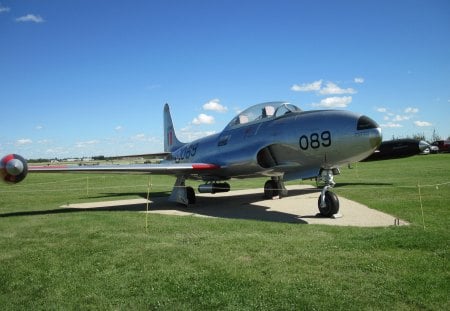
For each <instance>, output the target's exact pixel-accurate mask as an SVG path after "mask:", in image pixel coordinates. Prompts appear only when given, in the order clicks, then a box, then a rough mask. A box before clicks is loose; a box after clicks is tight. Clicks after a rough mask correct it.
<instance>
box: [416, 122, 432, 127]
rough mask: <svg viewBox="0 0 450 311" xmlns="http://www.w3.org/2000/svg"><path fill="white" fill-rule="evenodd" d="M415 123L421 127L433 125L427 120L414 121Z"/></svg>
mask: <svg viewBox="0 0 450 311" xmlns="http://www.w3.org/2000/svg"><path fill="white" fill-rule="evenodd" d="M414 124H415V125H416V126H419V127H426V126H432V125H433V124H431V123H430V122H427V121H414Z"/></svg>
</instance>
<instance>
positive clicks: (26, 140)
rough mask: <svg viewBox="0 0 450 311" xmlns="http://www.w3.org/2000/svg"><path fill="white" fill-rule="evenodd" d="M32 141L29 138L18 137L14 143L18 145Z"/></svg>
mask: <svg viewBox="0 0 450 311" xmlns="http://www.w3.org/2000/svg"><path fill="white" fill-rule="evenodd" d="M32 143H33V141H32V140H31V139H29V138H22V139H18V140H17V141H16V145H18V146H23V145H29V144H32Z"/></svg>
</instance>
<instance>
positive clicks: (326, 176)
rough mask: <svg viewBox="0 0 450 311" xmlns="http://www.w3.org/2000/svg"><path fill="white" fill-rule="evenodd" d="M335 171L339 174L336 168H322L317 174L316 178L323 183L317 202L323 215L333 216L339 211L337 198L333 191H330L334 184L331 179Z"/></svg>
mask: <svg viewBox="0 0 450 311" xmlns="http://www.w3.org/2000/svg"><path fill="white" fill-rule="evenodd" d="M336 173H337V174H339V170H338V169H323V170H322V171H321V173H320V175H319V176H318V180H319V179H320V180H321V181H322V182H324V183H325V186H324V187H323V189H322V192H321V193H320V196H319V200H318V204H317V205H318V207H319V213H320V215H322V216H324V217H333V216H334V215H336V214H337V213H338V212H339V199H338V197H337V195H336V194H335V193H334V192H331V191H330V189H331V188H333V186H334V185H335V184H336V183H335V182H334V180H333V177H334V175H335V174H336Z"/></svg>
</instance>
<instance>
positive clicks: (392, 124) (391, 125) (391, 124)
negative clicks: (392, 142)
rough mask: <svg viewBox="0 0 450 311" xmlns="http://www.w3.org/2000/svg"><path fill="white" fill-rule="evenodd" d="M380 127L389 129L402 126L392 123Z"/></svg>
mask: <svg viewBox="0 0 450 311" xmlns="http://www.w3.org/2000/svg"><path fill="white" fill-rule="evenodd" d="M380 126H381V127H389V128H396V127H403V125H401V124H399V123H394V122H388V123H386V124H381V125H380Z"/></svg>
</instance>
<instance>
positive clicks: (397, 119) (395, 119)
mask: <svg viewBox="0 0 450 311" xmlns="http://www.w3.org/2000/svg"><path fill="white" fill-rule="evenodd" d="M409 119H410V117H409V116H401V115H396V116H395V117H394V118H393V119H392V121H397V122H401V121H405V120H409Z"/></svg>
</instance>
